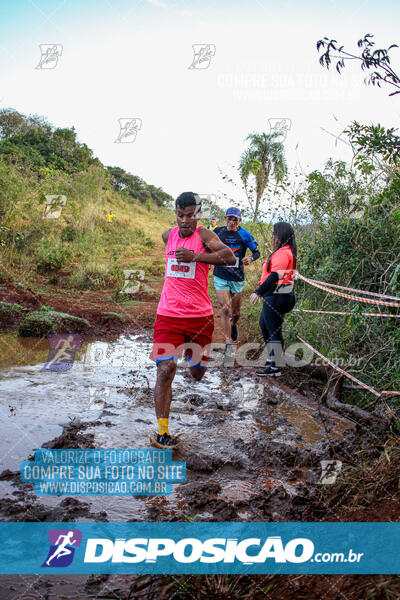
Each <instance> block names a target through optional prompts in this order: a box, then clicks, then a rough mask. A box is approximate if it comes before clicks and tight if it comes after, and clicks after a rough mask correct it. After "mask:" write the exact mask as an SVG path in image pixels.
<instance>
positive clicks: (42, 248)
mask: <svg viewBox="0 0 400 600" xmlns="http://www.w3.org/2000/svg"><path fill="white" fill-rule="evenodd" d="M70 260H71V252H70V251H69V250H68V248H66V247H65V246H64V245H63V244H60V243H55V242H53V241H51V240H41V241H40V244H39V250H38V253H37V258H36V270H37V271H38V273H52V272H55V271H59V270H60V269H62V268H63V267H64V266H65V265H66V264H67V263H68V262H69V261H70Z"/></svg>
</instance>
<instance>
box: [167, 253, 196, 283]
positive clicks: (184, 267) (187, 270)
mask: <svg viewBox="0 0 400 600" xmlns="http://www.w3.org/2000/svg"><path fill="white" fill-rule="evenodd" d="M195 274H196V263H195V262H190V263H188V262H179V263H178V261H177V260H176V258H169V259H168V263H167V277H182V278H183V279H194V277H195Z"/></svg>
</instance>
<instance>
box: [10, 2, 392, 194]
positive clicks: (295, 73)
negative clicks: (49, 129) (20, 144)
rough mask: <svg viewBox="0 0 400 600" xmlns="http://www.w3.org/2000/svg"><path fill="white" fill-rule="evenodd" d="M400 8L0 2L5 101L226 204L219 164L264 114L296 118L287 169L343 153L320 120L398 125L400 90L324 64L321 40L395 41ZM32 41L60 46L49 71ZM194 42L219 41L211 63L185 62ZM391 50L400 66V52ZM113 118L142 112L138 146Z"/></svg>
mask: <svg viewBox="0 0 400 600" xmlns="http://www.w3.org/2000/svg"><path fill="white" fill-rule="evenodd" d="M399 17H400V3H399V2H398V1H395V0H392V1H388V0H386V1H385V0H384V1H383V2H381V3H377V2H372V1H371V0H360V1H358V2H355V1H353V0H325V1H324V2H321V1H320V0H319V1H318V2H317V1H301V2H299V1H298V0H297V1H296V0H287V1H285V0H284V1H280V2H279V1H278V2H277V1H272V0H250V1H248V2H239V1H228V0H227V1H218V2H217V1H215V2H209V1H205V0H196V1H193V0H188V1H183V0H171V1H169V0H86V1H85V0H51V1H50V0H34V1H32V0H14V1H12V2H9V1H7V0H3V1H2V2H1V3H0V30H1V36H0V39H1V45H0V63H1V70H0V73H1V75H0V77H1V86H0V87H1V89H0V104H1V107H13V108H15V109H17V110H19V111H20V112H23V113H37V114H40V115H44V116H46V117H47V119H48V120H49V121H50V122H51V123H53V124H54V125H57V126H62V127H70V126H74V127H75V128H76V130H77V133H78V136H79V139H80V141H83V142H85V143H87V144H88V146H89V147H90V148H92V149H93V150H94V153H95V155H96V156H98V157H99V158H100V160H101V161H102V162H103V163H104V164H106V165H114V166H120V167H123V168H124V169H126V170H128V171H130V172H132V173H134V174H136V175H139V176H140V177H142V178H143V179H145V180H146V181H147V182H148V183H152V184H154V185H157V186H161V187H162V188H163V189H164V190H165V191H167V192H169V193H170V194H172V195H173V196H177V195H178V194H179V193H180V192H182V191H186V190H193V191H197V192H199V193H215V194H218V193H220V192H221V191H225V192H227V193H230V194H232V199H233V200H234V199H235V196H234V190H233V189H232V188H229V187H228V188H227V187H226V184H224V183H223V182H222V180H221V177H220V175H219V171H218V168H219V167H220V168H222V169H223V170H224V171H228V172H229V169H230V167H229V166H230V165H233V164H235V163H237V161H238V159H239V157H240V155H241V153H242V152H243V150H244V148H245V137H246V135H247V134H248V133H250V132H254V131H257V132H262V131H265V132H269V122H268V119H289V120H290V130H289V131H288V134H287V137H286V140H285V149H286V156H287V160H288V163H289V167H294V166H295V164H296V162H297V161H298V160H300V162H301V164H302V167H303V169H305V170H307V171H309V170H312V169H315V168H321V167H322V165H323V164H324V163H325V161H326V160H327V159H328V158H329V157H331V156H332V157H334V158H341V159H344V160H347V159H349V157H350V154H349V149H348V148H347V146H346V145H345V144H342V143H339V144H338V145H337V146H336V147H335V138H334V137H332V136H331V135H329V134H328V133H324V131H323V130H322V128H323V129H325V130H327V131H329V132H331V133H336V134H337V133H340V131H341V130H342V129H344V127H345V126H346V125H348V124H349V123H350V122H351V121H352V120H354V119H356V120H358V121H360V122H364V123H371V122H372V123H378V122H379V123H381V124H383V125H385V126H386V127H389V126H390V127H392V126H394V127H397V126H398V125H399V123H400V118H399V117H400V95H399V96H394V97H392V98H389V97H388V93H389V91H390V90H389V89H387V88H383V89H380V90H379V89H378V88H373V87H366V86H365V85H364V83H363V77H364V75H363V73H362V71H361V69H360V66H359V64H355V63H353V64H349V65H348V66H346V68H345V69H344V71H343V73H342V75H338V74H337V73H336V71H335V70H334V69H332V70H331V71H329V72H328V71H326V69H323V68H322V67H321V66H320V65H319V63H318V53H317V51H316V48H315V44H316V41H317V40H318V39H320V38H321V37H323V36H328V37H333V38H335V39H337V40H338V41H340V42H341V43H343V44H344V45H345V48H346V49H348V50H349V51H356V43H357V40H358V39H359V38H361V37H362V36H363V35H364V34H366V33H373V34H374V35H375V39H376V43H377V47H387V46H389V45H390V44H391V43H399V42H400V39H399V38H400V35H399V22H400V21H399ZM40 44H59V45H60V46H62V53H61V56H60V57H59V58H58V62H57V64H56V65H54V62H53V63H51V62H50V63H49V65H50V66H54V68H50V69H49V68H47V69H46V68H35V67H37V66H38V65H39V62H40V59H41V50H40V48H39V45H40ZM194 44H210V45H211V46H210V48H211V51H212V52H214V48H215V55H214V56H212V57H211V60H210V62H209V64H208V63H207V62H206V61H205V62H203V63H198V65H197V67H199V66H204V65H206V64H208V67H207V68H189V67H190V66H191V65H192V62H193V58H194V51H193V48H192V46H193V45H194ZM392 52H393V54H392V56H393V63H392V64H393V66H394V67H395V68H397V69H398V70H400V68H399V67H400V49H399V50H397V49H394V50H393V51H392ZM333 115H334V116H333ZM118 119H140V120H141V123H140V122H139V121H137V122H136V123H137V124H141V128H140V129H139V130H138V131H137V135H136V139H135V141H134V142H131V143H124V141H122V142H121V143H118V142H117V143H116V142H115V140H116V139H118V136H119V132H120V125H119V122H118ZM336 119H337V120H336ZM127 139H131V138H127ZM296 146H297V150H296Z"/></svg>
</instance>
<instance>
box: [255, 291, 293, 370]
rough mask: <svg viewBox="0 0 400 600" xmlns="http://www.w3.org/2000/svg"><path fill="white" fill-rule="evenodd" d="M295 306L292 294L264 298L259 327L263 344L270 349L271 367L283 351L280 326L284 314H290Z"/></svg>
mask: <svg viewBox="0 0 400 600" xmlns="http://www.w3.org/2000/svg"><path fill="white" fill-rule="evenodd" d="M295 304H296V297H295V295H294V292H291V293H290V294H273V295H271V296H264V300H263V307H262V311H261V314H260V327H261V331H262V334H263V338H264V342H265V343H266V344H268V343H269V342H270V343H271V344H270V347H271V352H270V359H271V366H273V367H275V358H277V357H278V353H281V354H282V353H283V351H284V348H285V346H284V341H283V335H282V325H283V319H284V317H285V314H286V313H288V312H290V311H291V310H292V309H293V308H294V305H295Z"/></svg>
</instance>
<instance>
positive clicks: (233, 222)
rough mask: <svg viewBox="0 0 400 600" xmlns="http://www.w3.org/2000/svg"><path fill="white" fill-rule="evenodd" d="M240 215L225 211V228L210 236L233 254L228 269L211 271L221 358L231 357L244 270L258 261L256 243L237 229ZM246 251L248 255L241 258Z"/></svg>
mask: <svg viewBox="0 0 400 600" xmlns="http://www.w3.org/2000/svg"><path fill="white" fill-rule="evenodd" d="M241 220H242V213H241V211H240V209H239V208H235V207H232V208H228V210H227V211H226V214H225V221H226V226H225V227H216V229H214V233H216V234H217V235H218V237H219V238H220V240H221V241H222V242H223V243H224V244H226V245H227V246H229V248H231V250H232V251H233V253H234V255H235V258H236V262H235V264H234V265H233V266H232V267H230V266H216V267H214V285H215V289H216V293H217V298H218V300H219V303H220V304H221V307H222V310H221V324H222V330H223V332H224V335H225V355H227V356H231V355H232V354H233V347H232V342H236V341H237V339H238V335H239V332H238V328H237V322H238V321H239V317H240V307H241V304H242V296H243V289H244V267H243V265H249V264H250V263H252V262H253V261H254V260H257V258H259V257H260V252H259V250H257V246H258V243H257V242H256V241H255V239H254V238H253V236H252V235H251V233H250V232H249V231H247V230H246V229H243V227H240V222H241ZM247 248H249V249H250V250H251V252H252V255H251V256H250V258H249V257H245V255H246V251H247Z"/></svg>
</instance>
